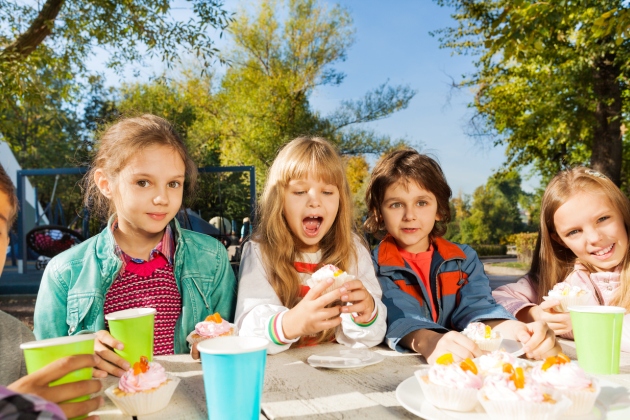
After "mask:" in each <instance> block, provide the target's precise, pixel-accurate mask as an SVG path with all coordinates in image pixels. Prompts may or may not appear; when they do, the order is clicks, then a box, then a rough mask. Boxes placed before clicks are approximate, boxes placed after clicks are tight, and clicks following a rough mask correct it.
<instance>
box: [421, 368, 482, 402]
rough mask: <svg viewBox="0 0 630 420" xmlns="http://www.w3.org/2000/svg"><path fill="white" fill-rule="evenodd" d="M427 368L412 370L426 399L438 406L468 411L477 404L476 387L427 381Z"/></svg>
mask: <svg viewBox="0 0 630 420" xmlns="http://www.w3.org/2000/svg"><path fill="white" fill-rule="evenodd" d="M428 374H429V369H420V370H417V371H415V372H414V375H415V376H416V379H417V380H418V382H419V383H420V388H422V393H423V394H424V397H425V398H426V400H427V401H428V402H429V403H431V404H433V405H434V406H436V407H438V408H444V409H447V410H453V411H470V410H472V409H474V408H475V406H476V405H477V403H478V402H477V391H478V390H477V389H474V388H464V389H457V388H449V387H446V386H442V385H436V384H433V383H431V382H429V376H428Z"/></svg>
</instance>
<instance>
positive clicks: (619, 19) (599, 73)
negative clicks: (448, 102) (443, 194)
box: [436, 0, 630, 184]
mask: <svg viewBox="0 0 630 420" xmlns="http://www.w3.org/2000/svg"><path fill="white" fill-rule="evenodd" d="M436 1H437V3H438V4H441V5H448V6H451V7H453V8H454V10H455V13H454V14H453V17H454V18H455V19H456V20H457V27H454V28H447V29H444V30H441V31H439V32H438V34H439V35H440V40H441V42H442V45H443V46H444V47H447V48H452V49H453V50H454V51H456V52H457V53H461V54H468V53H470V54H473V55H476V56H477V57H478V59H477V61H476V66H477V71H476V72H475V73H474V74H472V75H471V76H469V77H467V78H464V79H463V80H462V81H461V84H460V86H462V87H472V88H474V89H475V91H476V94H475V100H474V103H473V104H471V106H472V107H474V108H475V115H474V117H473V118H472V120H471V125H470V131H471V134H474V135H475V136H477V138H479V137H481V138H484V137H485V138H488V139H489V140H490V141H491V142H492V143H493V144H495V145H498V144H501V145H505V146H506V147H507V149H506V154H507V162H506V166H507V167H508V168H509V169H512V168H518V167H525V166H528V165H532V167H533V168H534V170H536V171H538V172H539V173H540V174H541V175H542V177H543V182H544V181H546V180H548V179H549V178H550V177H552V176H553V175H554V174H555V173H556V172H557V171H558V170H560V169H562V168H563V167H564V166H566V165H583V164H586V165H591V166H592V167H594V168H595V169H597V170H599V171H601V172H603V173H606V174H607V175H609V176H610V178H611V179H612V180H613V181H615V182H616V183H618V184H619V183H620V182H622V181H626V180H627V179H628V177H629V175H630V171H629V169H630V168H629V167H628V164H629V163H628V160H627V159H626V160H625V161H623V162H622V156H623V157H625V155H626V154H627V153H626V152H625V151H623V152H622V150H623V149H627V147H625V145H626V143H627V139H626V137H625V136H624V134H623V133H624V131H625V130H623V129H622V126H623V125H627V121H626V115H628V112H627V108H628V101H627V97H628V88H627V83H626V80H627V78H628V76H629V74H628V71H629V69H630V66H629V63H630V60H629V58H630V44H629V43H628V41H627V34H628V27H629V25H628V23H629V22H630V17H629V16H630V9H629V6H628V3H627V2H625V1H622V0H588V1H579V2H577V1H569V0H559V1H552V2H538V1H536V2H535V1H513V0H481V1H468V0H436Z"/></svg>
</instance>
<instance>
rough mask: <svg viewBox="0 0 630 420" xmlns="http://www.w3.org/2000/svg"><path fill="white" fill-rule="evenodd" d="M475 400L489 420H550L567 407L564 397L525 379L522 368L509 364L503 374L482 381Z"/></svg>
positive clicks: (566, 400) (566, 399)
mask: <svg viewBox="0 0 630 420" xmlns="http://www.w3.org/2000/svg"><path fill="white" fill-rule="evenodd" d="M477 397H478V399H479V402H480V403H481V405H482V406H483V408H484V410H486V413H488V416H489V417H490V418H491V419H493V420H505V419H510V420H529V419H536V420H551V419H555V418H557V417H559V416H560V415H562V414H563V413H564V412H565V411H566V409H567V407H569V406H570V405H571V401H570V400H569V399H568V398H567V397H564V396H562V395H561V394H559V393H558V392H557V391H555V390H553V389H552V388H547V387H545V386H543V385H541V384H540V383H538V382H536V381H534V380H532V379H531V378H530V377H526V376H525V372H524V370H523V368H521V367H516V368H515V367H514V366H512V365H511V364H509V363H506V364H505V365H504V368H503V372H501V373H496V374H491V375H488V376H486V377H485V379H484V382H483V387H482V388H481V389H480V390H479V392H478V394H477Z"/></svg>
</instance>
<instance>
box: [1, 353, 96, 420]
mask: <svg viewBox="0 0 630 420" xmlns="http://www.w3.org/2000/svg"><path fill="white" fill-rule="evenodd" d="M97 359H98V357H96V356H94V355H91V354H81V355H77V356H69V357H64V358H62V359H59V360H56V361H54V362H52V363H51V364H49V365H48V366H46V367H44V368H42V369H40V370H38V371H37V372H34V373H31V374H30V375H26V376H24V377H22V378H20V379H18V380H17V381H15V382H13V383H12V384H10V385H9V386H8V387H7V388H9V389H10V390H11V391H14V392H19V393H21V394H35V395H37V396H39V397H41V398H44V399H45V400H48V401H51V402H53V403H55V404H59V403H61V402H62V401H67V400H71V399H73V398H77V397H82V396H84V395H90V394H94V393H96V392H98V391H100V390H101V382H100V381H98V380H95V379H91V380H87V381H79V382H72V383H68V384H63V385H57V386H52V387H51V386H49V384H50V383H51V382H53V381H56V380H57V379H59V378H61V377H62V376H64V375H66V374H68V373H70V372H73V371H75V370H78V369H82V368H87V367H94V366H96V363H97ZM102 405H103V397H94V398H92V399H89V400H87V401H81V402H75V403H63V404H59V407H60V408H61V409H62V410H63V412H64V413H65V414H66V417H68V418H73V417H79V416H83V415H87V414H88V413H89V412H91V411H94V410H96V409H97V408H98V407H100V406H102ZM91 418H93V417H88V419H91Z"/></svg>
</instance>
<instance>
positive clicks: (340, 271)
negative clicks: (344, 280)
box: [333, 269, 343, 277]
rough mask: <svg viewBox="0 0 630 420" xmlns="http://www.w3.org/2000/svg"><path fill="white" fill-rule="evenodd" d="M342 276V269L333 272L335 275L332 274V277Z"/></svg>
mask: <svg viewBox="0 0 630 420" xmlns="http://www.w3.org/2000/svg"><path fill="white" fill-rule="evenodd" d="M342 274H343V270H342V269H339V270H337V271H335V273H334V274H333V275H334V276H335V277H339V276H340V275H342Z"/></svg>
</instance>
